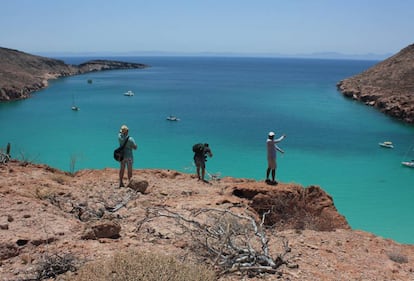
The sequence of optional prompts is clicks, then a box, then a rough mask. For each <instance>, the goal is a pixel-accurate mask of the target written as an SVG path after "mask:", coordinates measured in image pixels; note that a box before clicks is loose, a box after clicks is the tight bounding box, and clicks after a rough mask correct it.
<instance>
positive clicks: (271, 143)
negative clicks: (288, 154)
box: [266, 132, 286, 184]
mask: <svg viewBox="0 0 414 281" xmlns="http://www.w3.org/2000/svg"><path fill="white" fill-rule="evenodd" d="M285 137H286V135H282V136H281V137H279V138H277V139H275V133H274V132H269V134H268V137H267V140H266V147H267V170H266V183H268V184H277V181H276V180H275V177H276V167H277V165H276V151H279V152H281V153H285V152H284V151H283V150H282V149H281V148H280V147H278V146H277V143H278V142H280V141H282V140H283V139H284V138H285ZM270 171H271V172H272V180H270V179H269V175H270Z"/></svg>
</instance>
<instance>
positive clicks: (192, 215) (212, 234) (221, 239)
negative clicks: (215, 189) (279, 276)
mask: <svg viewBox="0 0 414 281" xmlns="http://www.w3.org/2000/svg"><path fill="white" fill-rule="evenodd" d="M184 212H185V213H186V214H179V213H177V212H175V211H172V210H169V209H167V208H166V207H153V208H148V209H147V210H146V217H145V218H144V219H143V220H141V221H140V222H138V225H137V231H140V230H141V229H142V227H143V226H144V224H148V223H151V222H154V221H156V220H157V219H161V218H167V220H168V221H169V223H172V224H174V225H175V226H176V227H175V228H174V227H171V229H177V227H178V229H179V230H180V232H179V233H178V231H176V232H177V233H176V234H177V235H179V236H182V235H184V234H187V235H189V236H190V237H191V239H188V240H190V241H192V242H193V244H192V246H193V247H192V249H193V250H194V252H196V253H197V254H199V255H201V256H202V257H203V258H208V259H209V260H210V261H211V264H212V265H213V266H214V267H216V268H219V269H220V271H221V274H226V273H233V272H242V273H245V274H248V275H249V276H254V275H259V274H262V273H276V272H277V269H278V268H279V267H280V266H281V265H283V264H287V261H286V260H285V256H286V254H287V253H289V252H290V248H289V246H288V243H287V241H284V246H285V247H284V249H283V250H284V252H282V253H280V254H278V255H277V257H276V259H274V258H273V257H272V256H271V255H270V251H269V246H268V241H269V240H268V238H267V236H266V231H265V228H264V220H265V216H266V215H267V213H265V214H264V215H263V217H262V219H261V221H260V222H259V223H257V222H256V220H255V219H254V218H253V216H251V215H248V214H235V213H233V212H230V211H229V210H221V209H212V208H207V209H197V210H190V212H188V211H183V213H184ZM163 223H164V222H163ZM281 239H282V238H281Z"/></svg>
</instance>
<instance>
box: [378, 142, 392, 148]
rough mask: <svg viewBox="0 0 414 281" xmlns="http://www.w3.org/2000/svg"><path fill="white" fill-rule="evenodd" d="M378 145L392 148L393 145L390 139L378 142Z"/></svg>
mask: <svg viewBox="0 0 414 281" xmlns="http://www.w3.org/2000/svg"><path fill="white" fill-rule="evenodd" d="M379 145H380V146H382V147H385V148H394V145H393V144H392V142H390V141H384V142H380V143H379Z"/></svg>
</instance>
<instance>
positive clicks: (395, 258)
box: [387, 251, 408, 263]
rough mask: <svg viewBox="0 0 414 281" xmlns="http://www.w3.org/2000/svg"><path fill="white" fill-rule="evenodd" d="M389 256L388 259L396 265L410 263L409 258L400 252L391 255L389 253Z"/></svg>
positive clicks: (393, 252)
mask: <svg viewBox="0 0 414 281" xmlns="http://www.w3.org/2000/svg"><path fill="white" fill-rule="evenodd" d="M387 255H388V258H389V259H390V260H392V261H393V262H396V263H407V262H408V258H407V257H406V256H405V255H403V254H401V253H400V252H398V251H392V252H390V253H387Z"/></svg>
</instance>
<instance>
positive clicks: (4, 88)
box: [0, 47, 149, 102]
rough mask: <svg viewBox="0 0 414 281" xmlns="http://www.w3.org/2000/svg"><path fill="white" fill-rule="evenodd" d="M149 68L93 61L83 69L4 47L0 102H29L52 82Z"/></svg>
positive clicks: (0, 55) (0, 51) (0, 57)
mask: <svg viewBox="0 0 414 281" xmlns="http://www.w3.org/2000/svg"><path fill="white" fill-rule="evenodd" d="M147 67H149V66H148V65H145V64H140V63H130V62H122V61H111V60H91V61H87V62H84V63H81V64H79V65H71V64H66V63H64V62H63V61H62V60H57V59H51V58H46V57H40V56H35V55H31V54H27V53H23V52H20V51H17V50H12V49H7V48H2V47H0V102H5V101H16V100H21V99H26V98H29V97H30V95H31V94H32V93H33V92H36V91H39V90H41V89H44V88H46V87H47V86H48V80H51V79H57V78H59V77H66V76H73V75H81V74H85V73H89V72H96V71H107V70H117V69H143V68H147Z"/></svg>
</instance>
